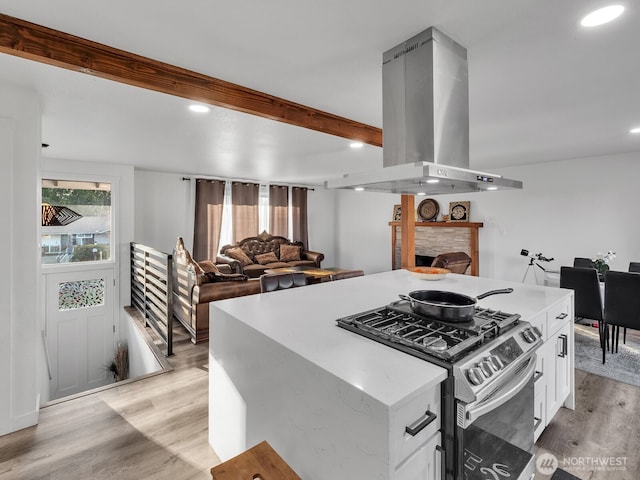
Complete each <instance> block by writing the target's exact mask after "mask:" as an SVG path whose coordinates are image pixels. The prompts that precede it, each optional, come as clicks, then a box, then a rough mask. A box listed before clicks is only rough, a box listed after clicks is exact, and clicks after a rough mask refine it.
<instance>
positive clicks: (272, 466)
mask: <svg viewBox="0 0 640 480" xmlns="http://www.w3.org/2000/svg"><path fill="white" fill-rule="evenodd" d="M211 477H212V479H213V480H302V479H301V478H300V477H299V476H298V475H297V474H296V472H294V471H293V470H292V469H291V467H290V466H289V465H287V463H286V462H285V461H284V460H283V459H282V457H280V455H278V454H277V453H276V451H275V450H274V449H273V448H271V445H269V444H268V443H267V442H261V443H259V444H258V445H256V446H255V447H253V448H250V449H249V450H247V451H246V452H242V453H241V454H240V455H238V456H236V457H233V458H231V459H229V460H227V461H226V462H224V463H221V464H220V465H217V466H215V467H213V468H212V469H211Z"/></svg>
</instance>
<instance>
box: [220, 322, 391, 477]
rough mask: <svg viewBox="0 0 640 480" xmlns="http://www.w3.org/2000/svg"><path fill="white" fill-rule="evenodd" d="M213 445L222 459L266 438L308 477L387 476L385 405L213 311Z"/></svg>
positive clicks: (386, 420) (386, 411)
mask: <svg viewBox="0 0 640 480" xmlns="http://www.w3.org/2000/svg"><path fill="white" fill-rule="evenodd" d="M215 318H216V321H215V326H214V328H213V331H212V335H211V348H210V357H209V365H210V366H209V372H210V373H209V375H210V382H209V385H210V393H209V395H210V412H209V436H210V444H211V445H212V447H213V448H214V450H215V451H216V453H217V454H218V456H219V457H220V459H221V460H223V461H224V460H227V459H228V458H231V457H233V456H235V455H237V454H239V453H241V452H242V451H244V450H245V449H247V448H250V447H252V446H253V445H255V444H257V443H259V442H261V441H262V440H266V441H268V442H269V443H270V444H271V445H272V446H273V448H274V449H275V450H276V451H277V452H278V453H279V454H280V455H281V456H282V457H283V458H284V459H285V461H287V463H289V465H291V467H292V468H293V469H294V470H295V471H296V472H297V473H298V475H300V476H301V477H302V478H304V479H305V480H324V479H328V478H354V479H355V478H370V479H387V478H390V475H391V473H390V469H391V468H390V466H389V435H388V428H389V427H388V426H389V407H388V406H385V405H383V404H381V403H380V402H378V401H377V400H375V399H373V398H371V397H370V396H369V395H367V394H366V393H365V392H363V391H361V390H358V389H357V388H355V387H354V386H352V385H349V384H347V383H345V382H344V381H343V380H341V379H339V378H337V377H335V376H334V375H331V374H329V373H328V372H326V371H325V370H323V369H321V368H318V367H317V365H314V364H313V363H311V362H309V361H308V360H306V359H304V358H302V357H301V356H300V355H298V354H296V353H294V352H292V351H291V350H288V349H287V348H284V347H283V346H282V345H280V344H278V343H277V342H275V341H273V340H271V339H269V338H267V337H265V336H264V335H263V334H262V333H260V332H257V331H256V330H254V329H252V328H251V327H249V326H247V325H246V324H244V323H242V322H239V321H238V320H237V319H235V318H234V317H232V316H230V315H229V314H227V313H225V312H224V311H221V310H218V311H216V312H215Z"/></svg>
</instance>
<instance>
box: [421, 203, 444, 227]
mask: <svg viewBox="0 0 640 480" xmlns="http://www.w3.org/2000/svg"><path fill="white" fill-rule="evenodd" d="M438 213H440V205H438V202H436V201H435V200H434V199H433V198H426V199H424V200H422V201H421V202H420V205H418V216H419V217H420V218H421V219H422V220H424V221H425V222H430V221H432V220H435V219H436V218H437V217H438Z"/></svg>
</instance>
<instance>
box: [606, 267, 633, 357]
mask: <svg viewBox="0 0 640 480" xmlns="http://www.w3.org/2000/svg"><path fill="white" fill-rule="evenodd" d="M604 285H605V288H604V333H605V334H607V335H608V327H609V325H611V326H612V327H613V330H612V332H611V352H612V353H613V352H614V344H615V352H617V351H618V339H619V336H620V327H622V328H631V329H634V330H640V295H639V294H638V292H640V275H638V274H637V273H633V272H615V271H611V270H610V271H608V272H607V273H605V275H604ZM605 350H606V348H605V346H604V344H603V345H602V363H604V362H605Z"/></svg>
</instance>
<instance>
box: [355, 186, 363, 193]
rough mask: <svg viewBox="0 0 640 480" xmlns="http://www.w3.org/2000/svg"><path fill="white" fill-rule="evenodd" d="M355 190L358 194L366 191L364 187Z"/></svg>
mask: <svg viewBox="0 0 640 480" xmlns="http://www.w3.org/2000/svg"><path fill="white" fill-rule="evenodd" d="M354 190H355V191H356V192H362V191H364V187H356V188H354Z"/></svg>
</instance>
